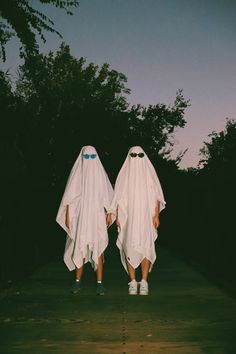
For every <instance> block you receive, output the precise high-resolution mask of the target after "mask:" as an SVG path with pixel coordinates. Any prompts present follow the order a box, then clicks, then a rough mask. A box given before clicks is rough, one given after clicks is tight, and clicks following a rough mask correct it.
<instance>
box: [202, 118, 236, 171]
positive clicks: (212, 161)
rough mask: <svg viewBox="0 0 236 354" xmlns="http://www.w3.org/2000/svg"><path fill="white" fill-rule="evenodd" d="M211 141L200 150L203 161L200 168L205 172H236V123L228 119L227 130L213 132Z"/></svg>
mask: <svg viewBox="0 0 236 354" xmlns="http://www.w3.org/2000/svg"><path fill="white" fill-rule="evenodd" d="M209 137H210V141H209V142H204V147H203V148H202V149H201V150H200V153H201V155H202V159H201V161H200V163H199V166H200V167H202V168H203V170H205V171H212V172H218V173H220V174H227V173H228V174H229V173H230V171H231V172H232V173H235V172H236V122H235V120H233V119H231V120H230V119H227V121H226V126H225V129H224V130H223V131H221V132H219V133H216V132H212V133H211V134H210V135H209Z"/></svg>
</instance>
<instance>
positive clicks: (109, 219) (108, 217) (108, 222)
mask: <svg viewBox="0 0 236 354" xmlns="http://www.w3.org/2000/svg"><path fill="white" fill-rule="evenodd" d="M106 223H107V228H108V227H110V226H111V224H112V219H111V213H108V214H107V218H106Z"/></svg>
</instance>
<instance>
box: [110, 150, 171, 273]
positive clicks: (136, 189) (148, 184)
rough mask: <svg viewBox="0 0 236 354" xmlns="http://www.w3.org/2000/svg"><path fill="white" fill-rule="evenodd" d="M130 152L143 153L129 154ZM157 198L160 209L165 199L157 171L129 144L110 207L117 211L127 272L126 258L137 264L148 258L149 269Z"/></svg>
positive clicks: (153, 255) (154, 237)
mask: <svg viewBox="0 0 236 354" xmlns="http://www.w3.org/2000/svg"><path fill="white" fill-rule="evenodd" d="M130 153H136V154H139V153H141V156H142V154H144V156H143V157H139V156H136V157H131V156H130ZM158 201H159V202H160V211H161V210H163V209H164V207H165V200H164V196H163V192H162V188H161V185H160V182H159V179H158V177H157V174H156V171H155V169H154V167H153V165H152V163H151V161H150V160H149V158H148V157H147V155H146V154H145V153H144V151H143V149H142V148H141V147H139V146H135V147H132V148H131V149H130V150H129V152H128V155H127V157H126V160H125V162H124V164H123V166H122V168H121V170H120V172H119V174H118V177H117V180H116V184H115V191H114V197H113V201H112V204H111V208H110V212H111V213H113V214H114V215H115V214H116V213H118V220H119V223H120V229H119V234H118V238H117V242H116V244H117V246H118V248H119V250H120V256H121V262H122V264H123V266H124V268H125V270H126V271H127V272H128V270H127V265H126V259H127V261H128V262H129V263H130V264H131V265H132V267H133V268H137V267H138V266H139V265H140V263H141V262H142V260H143V259H144V258H147V259H148V260H149V261H150V262H151V266H150V270H151V268H152V265H153V263H154V262H155V260H156V252H155V240H156V238H157V230H156V229H155V228H154V225H153V217H154V215H155V208H156V206H157V202H158Z"/></svg>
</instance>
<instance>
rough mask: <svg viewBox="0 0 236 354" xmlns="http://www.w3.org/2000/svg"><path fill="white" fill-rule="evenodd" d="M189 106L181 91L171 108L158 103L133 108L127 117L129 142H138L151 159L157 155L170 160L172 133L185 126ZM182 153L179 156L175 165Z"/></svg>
mask: <svg viewBox="0 0 236 354" xmlns="http://www.w3.org/2000/svg"><path fill="white" fill-rule="evenodd" d="M189 105H190V104H189V100H186V99H185V98H184V96H183V92H182V90H178V91H177V93H176V98H175V101H174V104H173V105H172V106H171V105H168V106H166V105H165V104H160V103H158V104H156V105H149V106H148V107H147V108H146V107H142V106H140V105H137V106H133V107H132V108H131V112H130V116H129V127H130V134H131V141H132V140H133V142H134V143H135V142H140V144H141V145H142V146H143V147H144V148H145V150H146V151H147V152H148V153H149V155H150V156H151V157H152V158H153V159H155V158H156V157H157V155H158V154H159V155H161V156H162V157H164V158H170V153H171V151H172V147H173V145H174V140H173V133H174V131H175V129H176V128H178V127H180V128H183V127H184V126H185V124H186V121H185V119H184V113H185V110H186V108H187V107H189ZM184 153H185V152H183V153H181V154H179V156H178V158H177V160H178V161H177V160H176V162H177V163H179V162H180V160H181V158H182V157H183V155H184Z"/></svg>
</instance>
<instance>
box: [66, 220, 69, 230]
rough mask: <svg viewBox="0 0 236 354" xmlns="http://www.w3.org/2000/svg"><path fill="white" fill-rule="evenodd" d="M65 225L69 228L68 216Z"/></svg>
mask: <svg viewBox="0 0 236 354" xmlns="http://www.w3.org/2000/svg"><path fill="white" fill-rule="evenodd" d="M66 227H67V228H68V229H70V222H69V218H66Z"/></svg>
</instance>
